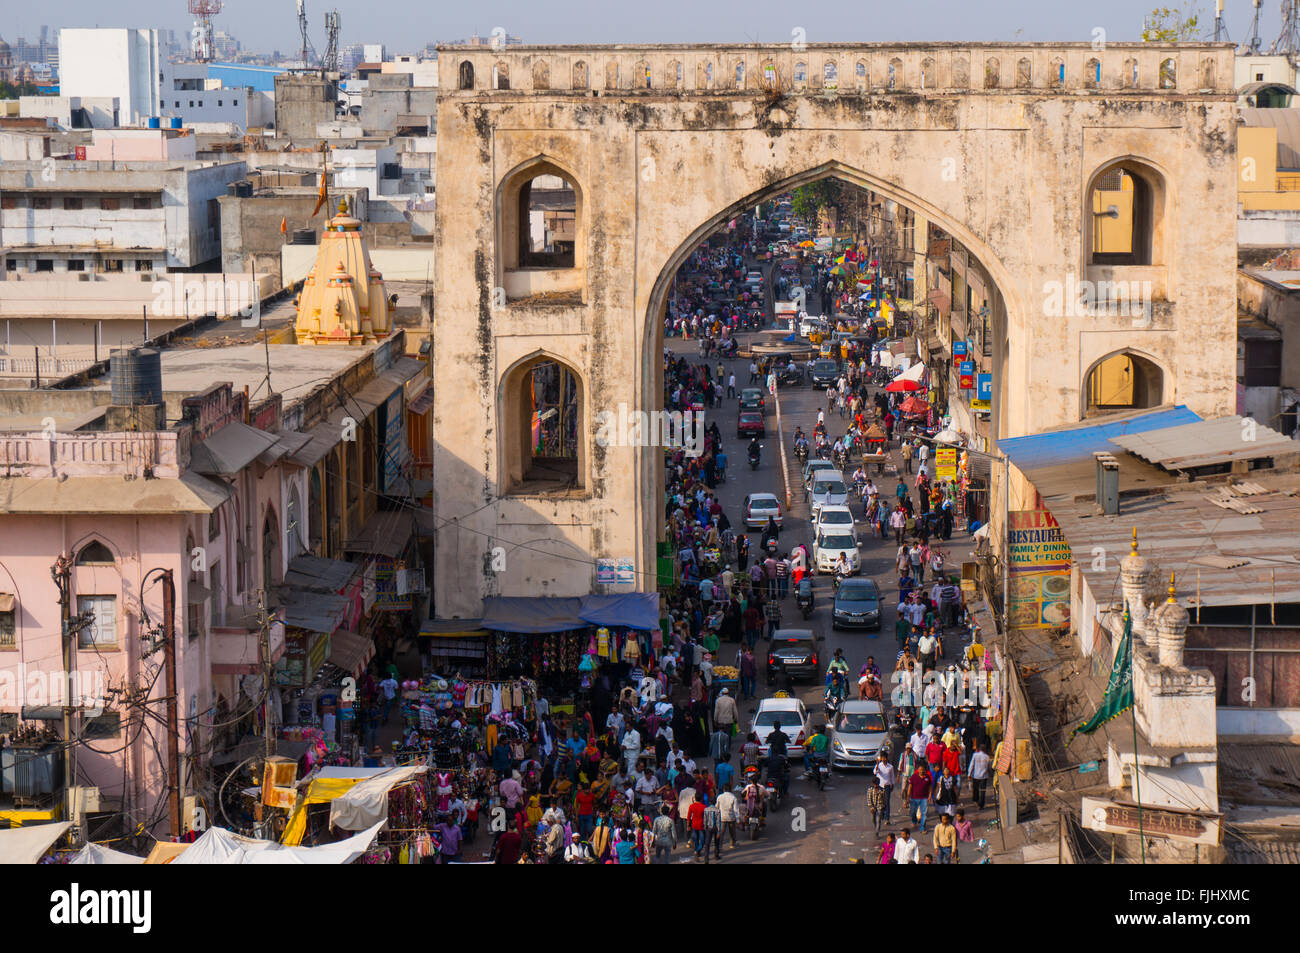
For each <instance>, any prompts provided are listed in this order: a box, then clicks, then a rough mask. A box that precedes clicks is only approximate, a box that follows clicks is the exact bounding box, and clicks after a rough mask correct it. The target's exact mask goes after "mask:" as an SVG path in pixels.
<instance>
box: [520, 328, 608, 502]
mask: <svg viewBox="0 0 1300 953" xmlns="http://www.w3.org/2000/svg"><path fill="white" fill-rule="evenodd" d="M587 393H588V385H587V381H586V378H585V377H584V375H583V373H582V372H581V371H580V370H579V369H578V368H577V367H575V366H574V365H573V364H572V363H571V362H570V361H569V360H568V359H567V358H564V357H561V356H559V355H558V354H555V353H554V352H552V351H549V350H546V349H543V348H538V349H537V350H534V351H532V352H531V353H529V354H527V355H525V356H524V357H521V358H519V359H518V360H516V361H515V362H514V363H512V364H511V365H510V366H509V367H507V368H506V369H505V371H504V372H503V373H502V374H501V376H500V378H499V379H498V385H497V419H498V420H499V421H501V437H500V451H499V454H498V461H499V462H498V471H497V472H498V481H499V484H500V489H499V492H500V494H501V495H502V496H518V495H525V496H538V495H541V496H547V495H557V494H558V495H570V494H572V493H574V492H579V493H581V492H584V491H585V490H586V488H587V486H588V483H589V481H588V478H587V458H588V452H587V439H588V433H589V431H590V430H591V428H590V427H589V426H588V425H587V423H586V421H587V420H588V417H589V415H588V413H587Z"/></svg>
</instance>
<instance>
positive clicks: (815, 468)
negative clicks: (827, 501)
mask: <svg viewBox="0 0 1300 953" xmlns="http://www.w3.org/2000/svg"><path fill="white" fill-rule="evenodd" d="M834 469H835V464H834V463H832V462H831V461H830V460H825V459H822V458H821V457H817V458H815V459H812V460H809V461H808V462H807V463H805V464H804V466H803V485H804V489H806V490H811V489H812V485H813V480H815V479H816V478H817V477H816V475H817V474H818V473H824V472H825V471H827V470H834Z"/></svg>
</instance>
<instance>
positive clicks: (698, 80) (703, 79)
mask: <svg viewBox="0 0 1300 953" xmlns="http://www.w3.org/2000/svg"><path fill="white" fill-rule="evenodd" d="M695 88H696V89H712V88H713V63H711V62H705V63H699V64H697V65H696V67H695Z"/></svg>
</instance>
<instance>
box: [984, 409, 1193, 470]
mask: <svg viewBox="0 0 1300 953" xmlns="http://www.w3.org/2000/svg"><path fill="white" fill-rule="evenodd" d="M1200 419H1201V418H1200V416H1199V415H1197V414H1195V413H1193V412H1192V411H1190V410H1188V409H1187V407H1185V406H1184V405H1182V404H1179V405H1178V406H1177V407H1164V408H1160V409H1157V410H1144V411H1140V412H1138V413H1134V414H1124V415H1122V416H1118V417H1106V418H1104V419H1102V420H1099V421H1097V422H1096V423H1093V424H1085V425H1083V426H1071V427H1064V428H1060V429H1057V430H1046V431H1043V432H1042V433H1036V434H1030V435H1029V436H1025V437H1010V438H1007V439H1004V440H999V441H998V449H1000V450H1001V451H1002V452H1003V453H1005V454H1006V455H1007V456H1008V457H1010V458H1011V462H1012V463H1014V464H1015V465H1016V466H1017V467H1019V468H1020V469H1021V470H1024V471H1028V470H1030V469H1035V468H1038V467H1043V466H1052V465H1058V464H1063V463H1073V462H1075V461H1078V460H1088V461H1091V459H1092V455H1093V453H1095V452H1096V451H1098V450H1104V451H1111V450H1112V449H1113V448H1112V447H1111V446H1110V440H1111V438H1113V437H1122V436H1124V435H1126V434H1134V433H1145V432H1146V431H1148V430H1160V429H1162V428H1165V427H1174V426H1177V425H1179V424H1186V423H1193V422H1195V421H1197V420H1200ZM1040 492H1041V491H1040Z"/></svg>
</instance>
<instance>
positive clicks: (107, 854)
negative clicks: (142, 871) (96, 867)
mask: <svg viewBox="0 0 1300 953" xmlns="http://www.w3.org/2000/svg"><path fill="white" fill-rule="evenodd" d="M68 863H70V864H143V863H144V858H143V857H137V856H135V854H124V853H122V851H120V850H113V849H112V848H111V847H105V846H104V845H103V844H87V845H86V846H85V847H83V848H81V850H79V851H77V854H76V856H74V857H73V858H72V859H71V860H70V861H68Z"/></svg>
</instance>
